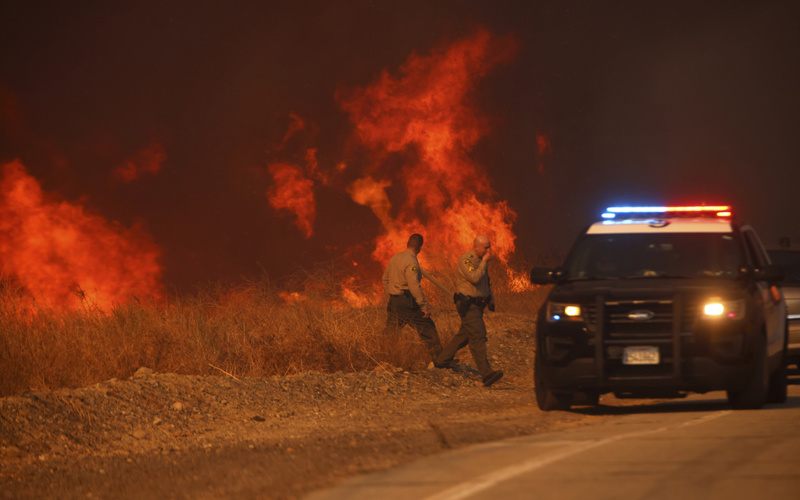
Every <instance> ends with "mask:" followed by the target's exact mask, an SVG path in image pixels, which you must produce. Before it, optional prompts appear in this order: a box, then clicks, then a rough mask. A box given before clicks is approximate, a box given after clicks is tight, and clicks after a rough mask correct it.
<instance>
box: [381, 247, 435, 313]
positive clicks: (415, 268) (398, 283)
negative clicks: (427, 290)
mask: <svg viewBox="0 0 800 500" xmlns="http://www.w3.org/2000/svg"><path fill="white" fill-rule="evenodd" d="M421 279H422V272H421V271H420V270H419V261H418V260H417V256H416V254H414V251H413V250H411V249H407V250H404V251H402V252H400V253H398V254H396V255H394V256H393V257H392V258H391V259H389V264H388V265H387V266H386V271H384V272H383V288H384V290H386V293H388V294H389V295H399V294H401V293H403V290H408V291H409V292H411V295H413V296H414V299H416V301H417V304H418V305H419V307H420V308H422V309H427V307H428V304H427V302H425V295H423V294H422V288H420V286H419V282H420V280H421Z"/></svg>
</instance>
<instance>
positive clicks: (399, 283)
mask: <svg viewBox="0 0 800 500" xmlns="http://www.w3.org/2000/svg"><path fill="white" fill-rule="evenodd" d="M422 241H423V240H422V235H420V234H416V233H415V234H412V235H411V237H410V238H408V245H407V248H406V249H405V250H404V251H402V252H400V253H398V254H396V255H394V256H393V257H392V258H391V259H389V264H388V265H387V266H386V271H384V273H383V288H384V289H385V290H386V293H387V294H389V304H388V305H387V306H386V310H387V311H388V316H387V318H386V328H385V329H384V333H386V334H391V333H396V332H397V331H398V330H400V329H401V328H403V327H404V326H405V325H411V326H413V327H414V328H415V329H416V330H417V333H419V336H420V338H421V339H422V341H423V342H425V345H426V346H427V348H428V351H430V353H431V357H432V358H433V359H436V356H438V355H439V353H440V352H441V351H442V343H441V341H440V340H439V333H438V332H437V331H436V325H435V324H434V323H433V319H431V310H430V308H429V307H428V303H427V302H426V301H425V295H424V294H423V293H422V288H420V286H419V283H420V279H421V278H422V272H421V271H420V268H419V261H418V260H417V254H418V253H419V252H420V250H422Z"/></svg>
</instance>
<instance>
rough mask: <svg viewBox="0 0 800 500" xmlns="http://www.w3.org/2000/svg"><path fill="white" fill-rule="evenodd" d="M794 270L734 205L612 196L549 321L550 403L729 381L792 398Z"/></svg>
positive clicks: (544, 335) (552, 299)
mask: <svg viewBox="0 0 800 500" xmlns="http://www.w3.org/2000/svg"><path fill="white" fill-rule="evenodd" d="M781 278H782V276H781V272H780V269H779V268H777V267H775V266H772V265H771V263H770V260H769V257H768V255H767V253H766V252H765V250H764V248H763V246H762V244H761V242H760V240H759V238H758V236H757V235H756V232H755V231H754V230H753V228H752V227H750V226H748V225H744V224H740V223H738V222H736V221H735V220H734V219H733V218H732V215H731V211H730V209H729V207H725V206H718V207H708V206H700V207H612V208H609V209H608V210H607V211H606V213H604V214H603V218H602V220H600V221H598V222H596V223H594V224H592V225H590V226H589V227H588V228H587V229H586V230H585V231H584V232H583V234H581V235H580V237H579V238H578V240H577V241H576V243H575V244H574V246H573V248H572V250H571V251H570V252H569V254H568V256H567V258H566V261H565V262H564V264H563V266H561V267H558V268H542V267H537V268H534V269H533V270H532V271H531V281H532V282H533V283H536V284H554V285H555V286H554V287H553V289H552V290H551V291H550V293H549V295H548V297H547V300H546V301H545V303H544V304H543V305H542V307H541V309H540V311H539V314H538V322H537V331H536V357H535V364H534V378H535V381H534V382H535V387H536V399H537V401H538V405H539V407H540V408H541V409H542V410H556V409H569V408H570V406H571V405H572V404H573V397H574V396H575V395H576V394H580V395H581V396H582V398H584V399H585V400H587V401H588V402H589V403H593V404H596V403H597V402H598V399H599V396H600V395H601V394H604V393H609V392H613V393H614V394H615V395H616V396H617V397H634V398H668V397H682V396H685V395H686V393H688V392H699V393H704V392H708V391H713V390H725V391H727V397H728V401H729V403H730V404H731V406H732V407H734V408H737V409H740V408H760V407H761V406H763V405H764V404H765V403H767V402H770V403H781V402H784V401H785V400H786V383H787V382H786V367H785V361H786V359H785V357H786V340H787V322H786V304H785V301H784V298H783V296H782V294H781V292H780V291H779V289H778V288H777V287H776V286H775V284H774V283H775V282H777V281H779V280H780V279H781Z"/></svg>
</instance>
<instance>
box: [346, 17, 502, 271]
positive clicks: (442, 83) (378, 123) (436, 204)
mask: <svg viewBox="0 0 800 500" xmlns="http://www.w3.org/2000/svg"><path fill="white" fill-rule="evenodd" d="M514 49H515V44H514V42H513V41H512V40H511V39H508V38H503V39H498V38H496V37H494V36H493V35H492V34H491V33H489V32H488V31H486V30H483V29H481V30H478V31H477V32H476V33H475V34H474V35H473V36H471V37H469V38H466V39H463V40H460V41H458V42H456V43H454V44H453V45H451V46H449V47H445V48H440V49H437V50H435V51H433V52H432V54H431V55H430V56H427V57H420V56H417V55H412V56H411V57H410V58H409V59H408V60H407V61H406V63H405V64H404V65H403V66H402V68H401V73H402V74H401V75H400V76H398V77H393V76H391V75H389V73H388V72H384V73H383V74H382V75H381V76H380V78H379V79H378V80H377V81H376V82H374V83H373V84H372V85H370V86H368V87H366V88H362V89H355V90H351V91H349V92H342V93H340V94H339V96H338V99H339V102H340V104H341V106H342V108H343V109H344V110H345V111H347V112H348V113H349V114H350V118H351V120H352V121H353V122H354V123H355V126H356V136H357V140H358V141H359V142H360V143H361V144H363V145H364V146H366V147H367V148H368V149H370V150H371V151H372V152H373V153H374V155H373V163H372V165H371V166H370V170H371V172H372V173H371V175H369V176H366V177H363V178H362V179H359V180H357V181H356V182H354V183H353V184H352V185H351V186H350V187H349V189H348V192H349V193H350V195H351V197H352V198H353V200H354V201H356V202H357V203H360V204H363V205H367V206H370V207H371V208H372V210H373V212H374V213H375V215H376V216H377V217H378V218H379V219H380V220H381V222H382V223H383V227H384V231H385V232H384V234H382V235H380V236H379V237H378V238H377V240H376V245H375V250H374V252H373V254H372V255H373V258H374V259H375V260H376V261H378V262H381V263H385V262H387V261H388V260H389V258H390V257H391V255H392V254H394V253H396V252H398V251H399V250H400V249H402V248H405V243H406V240H407V239H408V236H409V234H411V233H413V232H420V233H422V234H423V236H426V248H429V249H431V248H433V252H428V253H426V254H425V255H426V258H429V257H430V256H431V255H437V256H439V257H440V258H442V259H447V262H449V263H451V262H450V261H451V260H452V258H453V256H454V255H458V254H460V253H462V252H464V251H466V250H467V249H468V248H470V247H471V246H472V240H473V238H474V237H475V235H477V234H479V233H482V234H486V235H487V236H489V238H490V239H491V240H492V244H493V249H494V252H495V254H496V255H498V256H499V257H500V258H501V259H502V260H506V259H507V258H508V257H509V255H510V254H511V253H513V251H514V240H515V238H516V237H515V235H514V233H513V231H512V229H511V226H512V223H513V221H514V219H515V217H516V214H515V212H514V211H513V210H512V209H511V208H510V207H509V206H508V205H507V204H506V203H505V202H503V201H493V198H496V195H495V193H494V191H493V189H492V188H491V186H490V184H489V180H488V178H487V177H486V175H485V173H483V172H482V171H481V170H480V169H479V167H478V166H477V165H476V164H475V163H474V162H473V161H472V160H471V159H470V158H469V156H468V153H469V151H470V150H471V149H472V148H473V147H474V146H475V144H476V143H477V141H478V140H479V139H480V137H481V136H482V135H484V134H485V133H486V131H487V127H486V124H485V121H484V120H483V119H481V118H480V117H479V116H478V115H477V114H476V113H475V112H474V110H473V108H472V107H471V106H470V105H469V104H470V103H469V97H470V95H471V92H472V90H473V89H474V88H475V85H476V82H477V80H478V79H479V77H481V76H483V75H485V74H486V72H487V71H488V70H489V69H490V68H491V67H492V66H494V65H496V64H498V63H501V62H504V61H505V60H507V59H509V57H510V56H511V55H512V54H513V52H514ZM390 155H395V156H398V155H399V156H400V157H401V158H402V160H403V164H402V168H394V169H393V171H390V170H389V168H388V165H389V164H388V162H386V161H385V160H386V159H387V158H388V157H389V156H390ZM397 164H398V162H397V161H393V162H391V165H397ZM379 172H383V173H384V176H385V177H388V178H397V177H399V178H400V179H401V180H402V182H403V187H404V189H405V197H404V199H403V202H402V204H401V206H400V209H399V211H398V215H397V216H396V217H395V218H392V217H391V216H390V212H391V203H390V202H389V198H388V197H387V195H386V193H385V188H386V187H388V186H389V185H390V182H391V181H389V180H388V179H381V178H377V179H376V177H379V176H378V173H379ZM443 263H444V262H443Z"/></svg>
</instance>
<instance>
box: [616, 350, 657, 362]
mask: <svg viewBox="0 0 800 500" xmlns="http://www.w3.org/2000/svg"><path fill="white" fill-rule="evenodd" d="M659 361H660V359H659V355H658V347H651V346H631V347H626V348H625V350H624V351H623V352H622V364H624V365H657V364H658V363H659Z"/></svg>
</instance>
